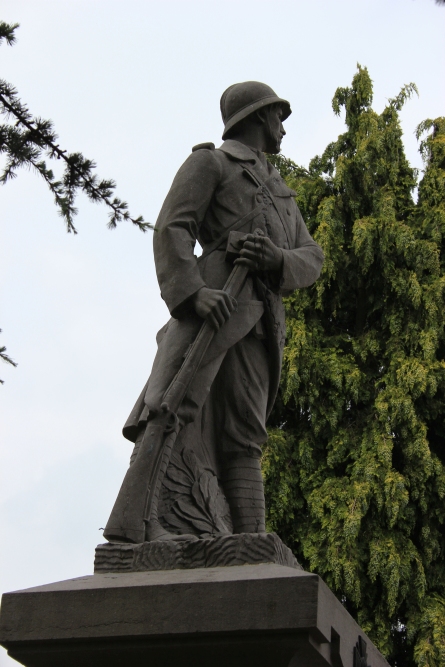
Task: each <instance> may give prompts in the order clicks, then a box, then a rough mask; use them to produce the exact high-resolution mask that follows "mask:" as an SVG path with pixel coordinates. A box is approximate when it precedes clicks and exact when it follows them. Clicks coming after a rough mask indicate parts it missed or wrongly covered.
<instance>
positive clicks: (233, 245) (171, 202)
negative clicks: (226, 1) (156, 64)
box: [104, 81, 323, 544]
mask: <svg viewBox="0 0 445 667" xmlns="http://www.w3.org/2000/svg"><path fill="white" fill-rule="evenodd" d="M220 108H221V114H222V117H223V122H224V124H225V128H224V135H223V138H224V139H225V141H224V143H223V144H222V145H221V146H220V147H219V148H215V146H214V144H213V143H204V144H199V145H197V146H195V148H194V149H193V150H192V153H191V155H190V156H189V157H188V158H187V160H186V161H185V162H184V164H183V165H182V166H181V167H180V169H179V171H178V173H177V175H176V177H175V179H174V181H173V183H172V186H171V188H170V190H169V192H168V194H167V197H166V199H165V201H164V204H163V206H162V209H161V211H160V213H159V216H158V219H157V222H156V233H155V234H154V237H153V250H154V260H155V265H156V273H157V278H158V282H159V287H160V290H161V295H162V298H163V299H164V301H165V302H166V305H167V307H168V309H169V311H170V314H171V319H170V320H169V321H168V322H167V323H166V325H165V326H164V327H163V328H162V329H161V330H160V331H159V333H158V335H157V339H156V340H157V343H158V351H157V354H156V357H155V360H154V364H153V368H152V372H151V375H150V378H149V381H147V383H146V385H145V387H144V388H143V389H142V392H141V394H140V395H139V398H138V400H137V401H136V404H135V405H134V408H133V410H132V411H131V414H130V416H129V418H128V420H127V422H126V424H125V426H124V429H123V434H124V436H125V437H126V438H128V439H129V440H131V441H132V442H134V443H135V446H134V450H133V454H132V456H131V464H130V467H129V468H128V470H127V472H126V474H125V477H124V480H123V482H122V486H121V489H120V491H119V493H118V496H117V499H116V502H115V504H114V507H113V509H112V511H111V515H110V517H109V519H108V522H107V524H106V527H105V531H104V537H105V539H107V540H109V541H111V542H113V541H121V542H132V543H135V544H139V543H142V542H144V541H155V540H159V539H166V540H170V539H172V536H173V537H174V536H175V535H187V536H190V535H194V536H197V537H205V536H207V535H208V534H214V533H224V532H226V533H232V532H233V533H258V532H262V531H264V530H265V499H264V489H263V480H262V476H261V469H260V458H261V447H262V445H263V444H264V442H265V441H266V439H267V431H266V420H267V418H268V416H269V414H270V411H271V409H272V407H273V403H274V400H275V397H276V393H277V390H278V385H279V380H280V372H281V362H282V354H283V348H284V342H285V337H286V327H285V315H284V306H283V302H282V296H286V295H288V294H291V293H292V292H293V291H294V290H296V289H300V288H305V287H308V286H309V285H312V283H314V282H315V280H317V278H318V277H319V275H320V271H321V267H322V264H323V253H322V250H321V248H320V247H319V246H318V244H317V243H316V242H315V241H314V240H313V239H312V237H311V236H310V234H309V232H308V230H307V227H306V225H305V223H304V220H303V218H302V216H301V213H300V211H299V209H298V206H297V204H296V202H295V199H294V197H295V194H296V193H295V192H294V191H293V190H291V189H290V188H289V187H288V186H287V185H286V183H285V182H284V180H283V179H282V178H281V176H280V174H279V173H278V171H277V170H276V169H275V167H274V166H273V165H272V164H271V163H270V162H268V161H267V159H266V156H265V153H279V151H280V145H281V141H282V138H283V136H284V134H285V130H284V127H283V125H282V121H284V120H285V119H286V118H287V117H288V116H289V114H290V113H291V109H290V104H289V102H287V101H286V100H283V99H282V98H280V97H279V96H278V95H276V94H275V92H274V91H273V90H272V89H271V88H270V87H269V86H267V85H265V84H264V83H260V82H258V81H246V82H244V83H238V84H235V85H233V86H230V87H229V88H228V89H227V90H226V91H225V92H224V93H223V95H222V97H221V102H220ZM196 243H199V244H200V246H201V247H202V250H203V252H202V255H201V256H200V257H199V258H198V257H196V256H195V253H194V249H195V245H196ZM234 260H236V264H234Z"/></svg>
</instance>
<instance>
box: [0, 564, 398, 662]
mask: <svg viewBox="0 0 445 667" xmlns="http://www.w3.org/2000/svg"><path fill="white" fill-rule="evenodd" d="M0 642H1V644H2V645H3V646H5V647H6V648H7V649H8V652H9V655H10V656H11V657H12V658H15V659H16V660H18V661H19V662H21V663H22V664H23V665H25V666H26V667H79V665H82V667H127V665H128V666H131V667H170V666H172V667H173V665H180V666H181V667H368V666H369V667H371V666H372V667H388V663H387V662H386V661H385V660H384V658H383V657H382V655H381V654H380V653H379V652H378V651H377V649H376V648H375V647H374V646H373V645H372V643H371V642H370V641H369V639H367V637H366V636H365V635H364V634H363V632H362V631H361V629H360V628H359V626H358V625H357V624H356V623H355V622H354V621H353V619H352V618H351V617H350V616H349V614H348V613H347V611H346V610H345V609H344V608H343V606H342V605H341V604H340V602H339V601H338V600H337V599H336V597H335V596H334V595H333V594H332V593H331V592H330V590H329V589H328V588H327V586H326V585H325V584H324V583H323V581H321V579H320V578H319V577H318V576H317V575H315V574H309V573H307V572H304V571H303V570H301V569H297V568H295V567H287V566H283V565H277V564H272V563H267V564H259V565H242V566H239V565H238V566H236V565H234V566H233V567H214V568H195V569H189V570H184V569H182V570H169V571H145V572H122V573H119V572H117V573H97V574H94V575H93V576H88V577H81V578H79V579H72V580H68V581H62V582H59V583H54V584H49V585H47V586H39V587H37V588H30V589H27V590H24V591H16V592H14V593H6V594H5V595H4V596H3V601H2V609H1V616H0Z"/></svg>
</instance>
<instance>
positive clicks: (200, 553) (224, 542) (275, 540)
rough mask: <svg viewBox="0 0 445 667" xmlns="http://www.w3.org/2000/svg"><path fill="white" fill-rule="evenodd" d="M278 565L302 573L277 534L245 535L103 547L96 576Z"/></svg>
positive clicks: (106, 545) (100, 547)
mask: <svg viewBox="0 0 445 667" xmlns="http://www.w3.org/2000/svg"><path fill="white" fill-rule="evenodd" d="M259 563H275V564H277V565H285V566H287V567H293V568H296V569H300V570H301V569H302V568H301V565H299V563H298V561H297V559H296V558H295V556H294V555H293V553H292V551H291V550H290V549H289V548H288V547H286V546H285V545H284V544H283V542H282V541H281V540H280V538H279V537H278V535H276V534H275V533H262V534H261V533H241V534H239V535H223V536H219V537H213V538H207V539H202V540H197V541H192V540H190V541H183V542H178V541H176V542H175V541H171V542H170V541H167V542H143V543H142V544H118V543H106V544H99V545H98V546H97V548H96V557H95V561H94V571H95V572H144V571H150V570H178V569H179V570H188V569H194V568H201V567H228V566H235V565H257V564H259Z"/></svg>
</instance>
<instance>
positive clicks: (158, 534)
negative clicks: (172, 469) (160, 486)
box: [130, 429, 199, 542]
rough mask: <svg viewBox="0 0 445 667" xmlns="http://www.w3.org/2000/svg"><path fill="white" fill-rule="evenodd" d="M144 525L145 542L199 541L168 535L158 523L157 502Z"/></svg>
mask: <svg viewBox="0 0 445 667" xmlns="http://www.w3.org/2000/svg"><path fill="white" fill-rule="evenodd" d="M144 431H145V429H143V430H142V431H141V432H140V433H139V434H138V438H137V440H136V442H135V445H134V448H133V452H132V454H131V457H130V466H131V465H132V464H133V462H134V461H135V460H136V457H137V455H138V451H139V447H140V445H141V442H142V438H143V436H144ZM165 467H166V466H165ZM144 523H145V539H146V541H147V542H182V541H187V542H194V541H196V540H198V539H199V538H198V537H196V535H192V534H191V533H186V534H182V535H176V534H175V533H169V532H168V530H166V529H165V528H164V526H162V524H161V523H160V522H159V519H158V511H157V502H156V503H155V507H154V508H153V510H152V514H151V517H150V519H144Z"/></svg>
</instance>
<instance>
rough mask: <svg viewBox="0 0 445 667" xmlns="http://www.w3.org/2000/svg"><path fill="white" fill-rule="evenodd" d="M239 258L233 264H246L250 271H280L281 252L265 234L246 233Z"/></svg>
mask: <svg viewBox="0 0 445 667" xmlns="http://www.w3.org/2000/svg"><path fill="white" fill-rule="evenodd" d="M241 241H244V245H243V249H242V250H241V252H240V259H237V260H235V264H242V265H243V266H247V267H248V268H249V269H250V270H251V271H281V267H282V266H283V253H282V252H281V249H280V248H278V247H277V246H276V245H275V243H273V242H272V241H271V240H270V238H268V237H267V236H256V235H254V234H247V235H246V236H245V237H244V239H241Z"/></svg>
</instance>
